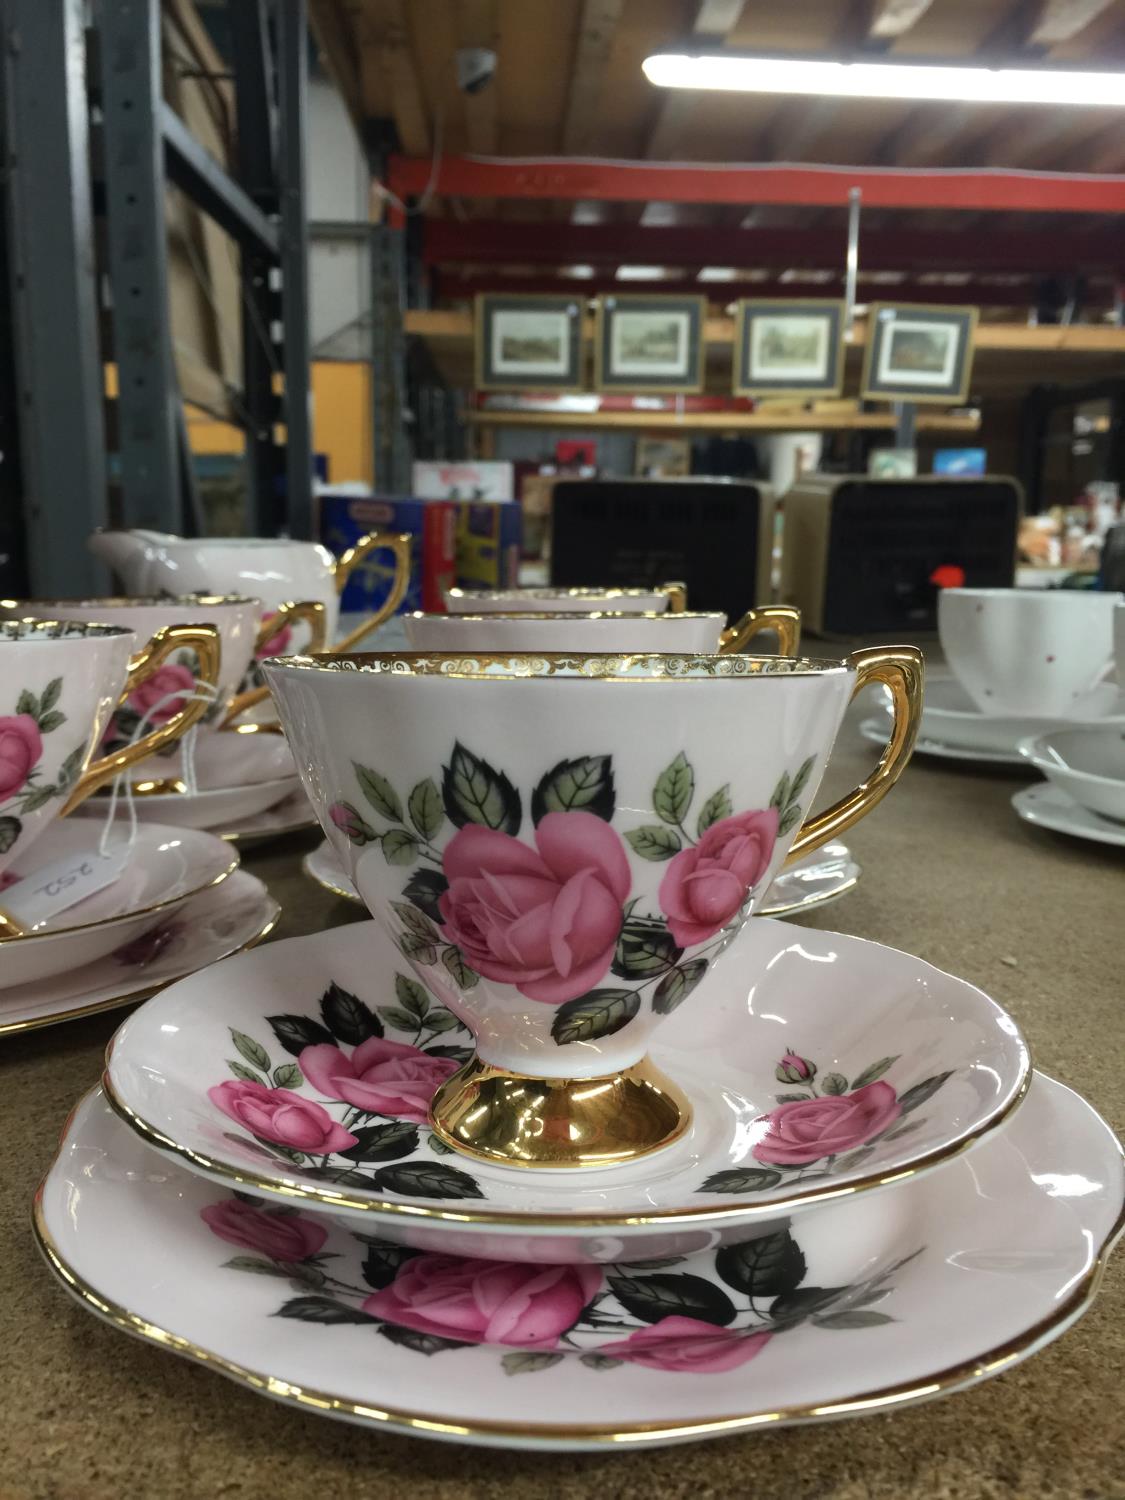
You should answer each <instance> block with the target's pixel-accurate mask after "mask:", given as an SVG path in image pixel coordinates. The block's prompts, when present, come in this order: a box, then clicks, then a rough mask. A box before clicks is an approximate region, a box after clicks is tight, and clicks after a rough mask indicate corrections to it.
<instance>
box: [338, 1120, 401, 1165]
mask: <svg viewBox="0 0 1125 1500" xmlns="http://www.w3.org/2000/svg"><path fill="white" fill-rule="evenodd" d="M352 1134H353V1135H354V1136H355V1138H356V1143H355V1145H354V1146H349V1147H348V1149H347V1150H346V1151H338V1152H337V1153H336V1154H337V1155H338V1156H343V1157H346V1158H347V1160H348V1161H354V1162H368V1161H399V1160H400V1159H401V1158H402V1157H404V1156H409V1155H410V1154H411V1152H412V1151H417V1149H418V1127H417V1126H416V1125H413V1124H412V1123H411V1122H410V1121H409V1120H392V1121H391V1123H390V1124H389V1125H367V1126H364V1127H363V1128H362V1129H360V1130H354V1131H353V1132H352Z"/></svg>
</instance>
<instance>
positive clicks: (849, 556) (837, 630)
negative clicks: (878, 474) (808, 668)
mask: <svg viewBox="0 0 1125 1500" xmlns="http://www.w3.org/2000/svg"><path fill="white" fill-rule="evenodd" d="M1022 508H1023V491H1022V490H1021V489H1020V486H1019V484H1018V483H1017V481H1016V480H1014V479H999V478H997V479H991V478H988V479H946V478H944V477H933V478H929V477H927V478H925V479H870V478H868V477H867V476H866V475H843V476H840V475H834V476H831V477H828V476H823V477H819V476H811V477H809V478H807V479H803V480H801V481H800V482H799V483H798V484H797V485H796V486H795V487H794V488H793V489H791V490H789V491H788V493H787V494H786V496H785V498H784V500H783V501H782V502H781V509H782V517H783V525H782V540H781V558H782V561H781V597H782V599H783V601H784V602H785V603H786V604H796V605H797V606H798V607H799V608H800V611H801V617H802V622H803V625H804V628H805V630H806V631H810V632H811V633H813V634H814V635H825V636H856V635H867V634H884V633H886V632H893V631H911V632H914V631H919V630H921V631H928V630H936V629H937V598H938V593H939V592H940V590H939V584H940V583H946V584H948V583H950V582H953V581H958V582H962V583H964V584H965V585H966V586H969V587H974V588H1006V587H1009V586H1010V585H1011V584H1012V582H1013V581H1014V578H1015V565H1016V533H1017V530H1018V527H1019V519H1020V512H1021V510H1022Z"/></svg>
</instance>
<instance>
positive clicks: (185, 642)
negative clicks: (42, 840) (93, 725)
mask: <svg viewBox="0 0 1125 1500" xmlns="http://www.w3.org/2000/svg"><path fill="white" fill-rule="evenodd" d="M185 649H190V650H192V651H194V652H195V657H196V661H197V662H198V671H197V672H196V681H197V682H205V683H207V684H208V686H209V687H212V688H214V687H217V685H218V678H219V665H220V662H221V659H222V657H221V648H220V644H219V632H218V631H217V630H216V629H215V627H214V626H213V625H163V626H161V628H160V629H159V630H158V631H157V632H156V634H155V635H154V636H153V638H152V639H151V640H150V641H149V643H148V645H147V646H145V647H144V649H143V650H141V651H138V652H137V654H136V656H134V657H133V659H132V660H131V661H130V663H129V675H128V677H127V678H126V679H125V687H124V690H123V692H122V694H121V698H120V700H119V701H120V702H122V703H123V702H124V701H125V699H126V698H127V697H128V696H129V694H130V693H131V692H132V691H133V689H134V688H136V687H139V686H140V685H141V683H142V682H147V681H148V679H149V678H150V677H151V676H152V675H153V673H154V672H156V671H157V670H158V669H159V668H160V667H162V666H163V665H164V663H165V662H166V661H167V660H168V658H169V657H170V656H171V655H172V653H173V651H182V650H185ZM210 707H211V702H210V701H209V700H208V699H207V698H191V699H189V700H188V702H187V703H185V704H184V706H183V708H178V709H177V710H176V712H175V713H174V714H173V715H172V717H171V718H170V719H169V720H168V722H167V723H166V724H161V725H160V726H159V727H158V728H156V729H150V730H149V732H148V734H146V735H145V736H144V737H143V738H142V739H139V740H136V741H134V742H133V743H132V744H130V745H125V746H123V747H122V748H121V749H120V750H116V751H114V752H113V754H112V755H103V756H101V757H100V758H99V759H98V760H95V761H93V762H92V763H91V764H90V765H88V766H87V767H86V769H85V770H84V771H83V773H82V775H81V776H80V777H79V778H78V781H77V782H76V783H75V786H74V790H73V791H72V792H71V794H70V796H69V797H68V798H67V800H66V805H65V806H64V807H63V809H62V812H61V813H60V814H59V816H60V817H65V816H66V815H67V813H69V812H73V811H74V809H75V808H76V807H77V806H78V805H79V804H80V803H82V802H85V800H86V798H87V797H88V796H89V795H90V793H91V792H96V791H97V790H98V788H99V787H100V786H104V785H105V783H106V782H107V781H112V780H113V778H114V777H115V776H118V775H120V774H121V772H122V771H126V770H128V768H129V767H130V766H134V765H136V763H137V762H138V761H139V760H144V759H145V757H146V756H148V755H155V754H156V752H157V751H158V750H163V748H164V746H165V745H170V744H171V743H172V742H173V741H174V740H178V739H179V738H180V736H181V735H182V734H184V733H185V732H186V731H187V730H189V729H190V728H191V726H192V725H193V724H196V723H198V722H199V720H200V719H201V718H202V717H203V715H204V714H205V713H206V712H207V710H208V709H209V708H210Z"/></svg>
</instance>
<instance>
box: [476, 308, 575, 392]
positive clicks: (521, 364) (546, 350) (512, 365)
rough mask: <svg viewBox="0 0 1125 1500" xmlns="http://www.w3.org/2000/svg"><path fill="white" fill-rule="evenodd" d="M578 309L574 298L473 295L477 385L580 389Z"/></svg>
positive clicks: (491, 388)
mask: <svg viewBox="0 0 1125 1500" xmlns="http://www.w3.org/2000/svg"><path fill="white" fill-rule="evenodd" d="M582 310H583V304H582V299H581V298H579V297H550V296H534V295H532V294H530V293H529V294H528V295H526V296H518V295H511V296H509V295H507V294H504V295H500V294H495V295H493V294H484V295H482V296H479V297H478V298H477V300H476V324H475V329H474V342H475V356H476V387H477V390H479V391H513V390H526V391H545V390H553V391H576V390H581V388H582Z"/></svg>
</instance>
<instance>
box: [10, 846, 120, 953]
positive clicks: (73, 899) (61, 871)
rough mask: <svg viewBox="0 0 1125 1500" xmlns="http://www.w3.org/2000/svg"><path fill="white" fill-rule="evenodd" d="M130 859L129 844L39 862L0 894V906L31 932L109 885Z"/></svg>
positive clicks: (17, 924)
mask: <svg viewBox="0 0 1125 1500" xmlns="http://www.w3.org/2000/svg"><path fill="white" fill-rule="evenodd" d="M128 861H129V845H128V844H124V845H122V846H121V847H120V848H117V849H114V850H112V851H111V852H110V853H109V854H99V853H98V851H97V850H96V849H88V850H85V851H82V852H78V853H74V852H72V853H70V854H67V855H66V856H65V857H64V858H61V859H54V860H52V861H51V862H50V864H46V865H41V866H40V867H39V869H38V870H32V871H31V873H30V874H28V875H24V876H23V877H22V879H20V880H18V881H16V883H15V884H14V885H10V886H9V887H8V888H7V890H6V891H4V892H3V894H2V895H0V910H2V911H3V913H4V915H5V916H6V917H8V918H9V919H10V920H11V921H12V922H14V923H15V925H16V927H17V928H19V929H20V930H21V931H23V932H25V933H26V932H34V931H35V930H36V929H37V928H39V927H43V926H45V925H47V924H48V923H50V922H51V921H52V919H53V918H55V917H57V916H58V915H59V913H60V912H64V911H66V910H68V909H69V908H70V907H72V906H77V905H78V903H79V901H85V899H86V897H87V896H92V895H94V894H95V892H97V891H101V890H104V889H105V887H106V886H107V885H112V884H113V882H114V881H115V880H117V879H118V878H119V877H120V875H121V872H122V871H123V870H124V869H125V866H126V864H127V863H128Z"/></svg>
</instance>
